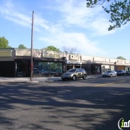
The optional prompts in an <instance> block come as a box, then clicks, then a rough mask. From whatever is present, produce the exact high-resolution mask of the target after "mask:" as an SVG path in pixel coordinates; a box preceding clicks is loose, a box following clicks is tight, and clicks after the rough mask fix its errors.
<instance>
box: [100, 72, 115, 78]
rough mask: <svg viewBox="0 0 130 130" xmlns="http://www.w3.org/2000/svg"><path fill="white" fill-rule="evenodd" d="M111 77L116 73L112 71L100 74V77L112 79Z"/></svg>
mask: <svg viewBox="0 0 130 130" xmlns="http://www.w3.org/2000/svg"><path fill="white" fill-rule="evenodd" d="M113 76H117V72H116V71H114V70H108V71H106V72H105V73H103V74H102V77H113Z"/></svg>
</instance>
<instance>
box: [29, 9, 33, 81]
mask: <svg viewBox="0 0 130 130" xmlns="http://www.w3.org/2000/svg"><path fill="white" fill-rule="evenodd" d="M33 24H34V11H33V12H32V29H31V68H30V81H32V77H33Z"/></svg>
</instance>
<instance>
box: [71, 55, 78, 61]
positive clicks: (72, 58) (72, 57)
mask: <svg viewBox="0 0 130 130" xmlns="http://www.w3.org/2000/svg"><path fill="white" fill-rule="evenodd" d="M69 59H70V60H79V55H76V54H70V55H69Z"/></svg>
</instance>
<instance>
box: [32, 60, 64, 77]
mask: <svg viewBox="0 0 130 130" xmlns="http://www.w3.org/2000/svg"><path fill="white" fill-rule="evenodd" d="M34 69H35V70H36V69H37V73H36V74H35V72H34V76H35V75H38V76H59V75H60V74H61V73H62V63H59V62H34Z"/></svg>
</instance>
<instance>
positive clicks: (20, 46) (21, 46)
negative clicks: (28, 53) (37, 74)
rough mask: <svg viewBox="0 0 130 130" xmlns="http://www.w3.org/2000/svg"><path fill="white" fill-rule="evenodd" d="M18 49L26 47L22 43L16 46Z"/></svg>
mask: <svg viewBox="0 0 130 130" xmlns="http://www.w3.org/2000/svg"><path fill="white" fill-rule="evenodd" d="M18 49H27V47H25V46H24V45H23V44H20V45H19V46H18Z"/></svg>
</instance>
